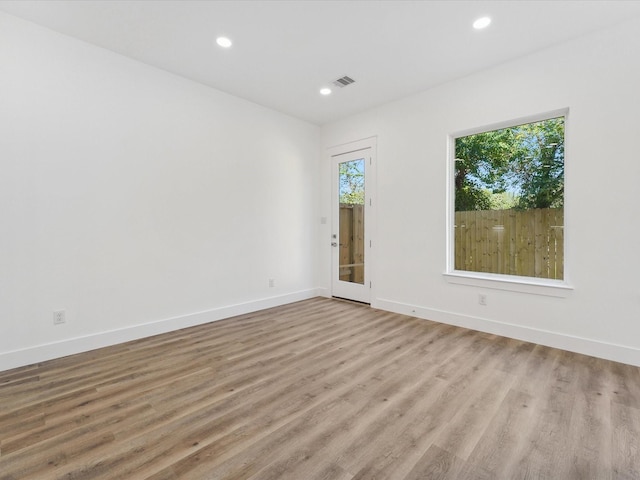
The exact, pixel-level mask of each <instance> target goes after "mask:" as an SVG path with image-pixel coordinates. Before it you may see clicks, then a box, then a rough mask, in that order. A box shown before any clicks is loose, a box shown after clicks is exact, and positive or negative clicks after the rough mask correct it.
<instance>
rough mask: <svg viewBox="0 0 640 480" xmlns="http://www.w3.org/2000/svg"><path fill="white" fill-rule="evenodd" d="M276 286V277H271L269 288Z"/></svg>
mask: <svg viewBox="0 0 640 480" xmlns="http://www.w3.org/2000/svg"><path fill="white" fill-rule="evenodd" d="M275 286H276V279H275V278H270V279H269V288H273V287H275Z"/></svg>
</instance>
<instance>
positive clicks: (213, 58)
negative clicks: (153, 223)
mask: <svg viewBox="0 0 640 480" xmlns="http://www.w3.org/2000/svg"><path fill="white" fill-rule="evenodd" d="M0 10H4V11H5V12H7V13H10V14H14V15H16V16H19V17H22V18H25V19H27V20H31V21H33V22H35V23H38V24H40V25H43V26H46V27H49V28H51V29H53V30H56V31H58V32H62V33H65V34H67V35H71V36H73V37H77V38H79V39H82V40H84V41H87V42H90V43H93V44H95V45H99V46H101V47H104V48H107V49H109V50H113V51H114V52H118V53H120V54H122V55H126V56H128V57H131V58H134V59H137V60H139V61H142V62H145V63H147V64H150V65H154V66H156V67H159V68H162V69H164V70H167V71H169V72H173V73H176V74H178V75H182V76H184V77H187V78H190V79H192V80H195V81H197V82H200V83H203V84H205V85H209V86H211V87H214V88H217V89H219V90H222V91H224V92H228V93H231V94H233V95H236V96H239V97H242V98H245V99H248V100H251V101H253V102H256V103H259V104H261V105H264V106H267V107H270V108H273V109H275V110H279V111H281V112H284V113H286V114H289V115H293V116H295V117H298V118H301V119H304V120H307V121H309V122H312V123H315V124H320V125H321V124H323V123H326V122H330V121H333V120H337V119H340V118H343V117H345V116H348V115H350V114H353V113H356V112H359V111H363V110H366V109H368V108H371V107H374V106H377V105H380V104H383V103H385V102H388V101H391V100H394V99H398V98H401V97H404V96H407V95H410V94H412V93H416V92H419V91H422V90H426V89H428V88H429V87H432V86H434V85H437V84H440V83H443V82H446V81H449V80H452V79H455V78H458V77H461V76H465V75H468V74H470V73H472V72H474V71H478V70H482V69H485V68H488V67H491V66H493V65H496V64H499V63H502V62H505V61H508V60H510V59H513V58H516V57H521V56H523V55H526V54H528V53H531V52H534V51H537V50H540V49H543V48H546V47H549V46H551V45H554V44H557V43H560V42H563V41H566V40H569V39H571V38H575V37H578V36H581V35H584V34H587V33H589V32H593V31H596V30H599V29H603V28H608V27H611V26H613V25H615V24H616V23H620V22H623V21H625V20H628V19H630V18H634V17H640V1H638V0H633V1H632V0H626V1H613V0H608V1H578V0H569V1H561V0H556V1H541V0H538V1H481V0H478V1H401V0H393V1H382V0H380V1H367V0H357V1H346V0H343V1H330V0H323V1H313V0H298V1H292V0H289V1H248V0H245V1H238V0H235V1H191V0H183V1H169V0H162V1H154V0H144V1H131V0H107V1H105V0H85V1H76V0H73V1H66V0H65V1H57V0H46V1H32V0H17V1H16V0H1V1H0ZM482 15H489V16H491V17H492V19H493V22H492V24H491V26H490V27H489V28H488V29H486V30H484V31H475V30H474V29H473V28H472V27H471V23H472V22H473V20H475V19H476V18H477V17H479V16H482ZM219 35H226V36H228V37H230V38H231V39H232V40H233V42H234V44H233V47H232V48H231V49H229V50H222V49H220V48H219V47H217V46H216V45H215V38H216V37H217V36H219ZM343 75H349V76H350V77H352V78H353V79H355V80H356V83H354V84H353V85H350V86H349V87H346V88H344V89H338V88H334V89H333V90H334V93H333V94H332V95H330V96H328V97H323V96H321V95H319V93H318V91H319V89H320V88H321V87H322V86H326V85H330V84H331V81H332V80H335V79H336V78H338V77H342V76H343Z"/></svg>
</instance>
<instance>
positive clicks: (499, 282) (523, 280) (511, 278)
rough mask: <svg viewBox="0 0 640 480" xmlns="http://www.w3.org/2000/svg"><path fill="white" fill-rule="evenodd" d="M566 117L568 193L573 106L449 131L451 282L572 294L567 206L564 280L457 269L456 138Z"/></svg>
mask: <svg viewBox="0 0 640 480" xmlns="http://www.w3.org/2000/svg"><path fill="white" fill-rule="evenodd" d="M557 117H564V126H565V129H564V141H565V162H564V164H565V193H566V191H567V175H566V172H567V168H566V167H567V161H566V159H567V156H568V155H567V152H568V151H569V148H568V143H569V142H568V141H567V138H568V134H567V131H568V130H569V128H568V127H569V125H568V124H569V109H568V108H563V109H559V110H552V111H548V112H544V113H540V114H537V115H531V116H527V117H521V118H518V119H514V120H508V121H505V122H499V123H494V124H492V125H484V126H482V127H477V128H472V129H468V130H463V131H458V132H454V133H451V134H449V136H448V139H447V142H448V143H447V209H446V211H447V223H446V224H447V249H446V250H447V253H446V254H447V263H446V271H445V272H444V273H443V276H444V278H445V279H446V280H447V282H449V283H452V284H458V285H468V286H474V287H480V288H493V289H499V290H509V291H513V292H521V293H529V294H534V295H547V296H553V297H566V296H568V295H569V294H570V293H571V291H572V290H573V287H572V286H571V284H570V283H569V281H568V278H569V273H568V272H569V263H570V262H568V261H567V260H568V255H567V249H566V246H567V243H568V242H567V239H568V238H569V229H568V228H567V225H568V223H569V222H568V221H567V217H568V215H567V213H566V212H567V210H566V208H565V215H564V247H565V248H564V278H563V280H555V279H547V278H536V277H523V276H517V275H505V274H499V273H485V272H471V271H466V270H456V269H455V232H454V225H455V185H454V176H455V141H456V138H460V137H466V136H468V135H475V134H478V133H484V132H489V131H492V130H499V129H502V128H508V127H514V126H517V125H523V124H526V123H534V122H540V121H543V120H549V119H551V118H557ZM567 203H568V202H567V198H566V196H565V207H566V205H567Z"/></svg>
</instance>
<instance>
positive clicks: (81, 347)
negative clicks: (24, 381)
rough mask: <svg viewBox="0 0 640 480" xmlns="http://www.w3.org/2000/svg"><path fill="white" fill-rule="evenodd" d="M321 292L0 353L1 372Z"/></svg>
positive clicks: (225, 307) (285, 302) (305, 291)
mask: <svg viewBox="0 0 640 480" xmlns="http://www.w3.org/2000/svg"><path fill="white" fill-rule="evenodd" d="M319 290H320V289H315V288H313V289H309V290H303V291H300V292H293V293H289V294H286V295H280V296H276V297H268V298H262V299H259V300H254V301H251V302H246V303H241V304H236V305H227V306H224V307H220V308H214V309H212V310H207V311H205V312H197V313H192V314H188V315H183V316H180V317H173V318H166V319H163V320H157V321H155V322H150V323H145V324H141V325H134V326H131V327H126V328H121V329H118V330H111V331H106V332H100V333H96V334H93V335H87V336H84V337H76V338H70V339H67V340H63V341H60V342H55V343H48V344H44V345H37V346H35V347H30V348H25V349H23V350H14V351H11V352H3V353H0V371H3V370H9V369H11V368H17V367H22V366H25V365H31V364H34V363H38V362H44V361H46V360H51V359H54V358H60V357H66V356H67V355H73V354H76V353H82V352H87V351H89V350H95V349H97V348H102V347H108V346H110V345H116V344H118V343H124V342H128V341H131V340H137V339H139V338H144V337H150V336H153V335H158V334H161V333H167V332H171V331H174V330H179V329H181V328H186V327H193V326H195V325H201V324H203V323H209V322H215V321H217V320H222V319H225V318H229V317H234V316H236V315H243V314H245V313H251V312H255V311H258V310H264V309H265V308H271V307H277V306H280V305H285V304H288V303H293V302H298V301H300V300H306V299H308V298H313V297H317V296H319V295H320V294H321V293H320V291H319Z"/></svg>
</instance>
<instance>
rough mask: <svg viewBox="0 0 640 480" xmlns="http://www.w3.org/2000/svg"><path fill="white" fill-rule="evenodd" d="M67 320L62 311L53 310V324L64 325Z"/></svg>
mask: <svg viewBox="0 0 640 480" xmlns="http://www.w3.org/2000/svg"><path fill="white" fill-rule="evenodd" d="M66 321H67V318H66V316H65V312H64V310H55V311H54V312H53V324H54V325H60V324H61V323H66Z"/></svg>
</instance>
